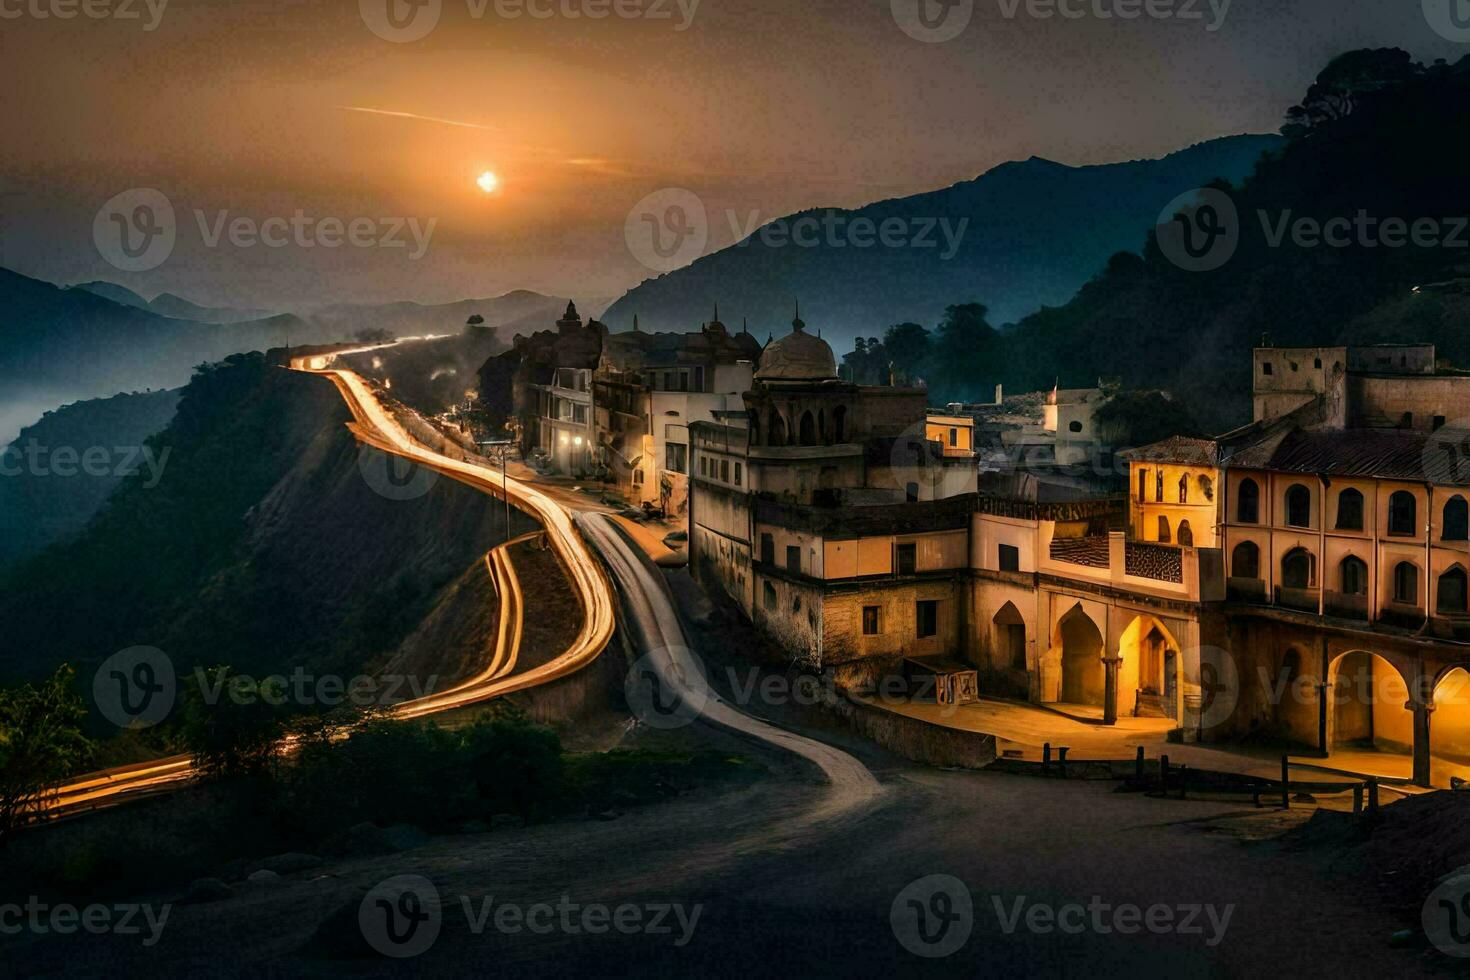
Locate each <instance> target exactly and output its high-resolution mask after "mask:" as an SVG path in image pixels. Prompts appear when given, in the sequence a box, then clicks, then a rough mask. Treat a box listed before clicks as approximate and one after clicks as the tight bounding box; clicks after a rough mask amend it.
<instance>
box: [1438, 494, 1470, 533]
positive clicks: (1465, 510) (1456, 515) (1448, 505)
mask: <svg viewBox="0 0 1470 980" xmlns="http://www.w3.org/2000/svg"><path fill="white" fill-rule="evenodd" d="M1440 537H1441V538H1443V539H1444V540H1445V541H1467V540H1470V505H1467V504H1466V503H1465V498H1464V497H1462V496H1460V495H1459V494H1455V495H1454V496H1453V497H1451V498H1450V499H1449V500H1448V501H1446V502H1445V505H1444V526H1443V527H1441V528H1440Z"/></svg>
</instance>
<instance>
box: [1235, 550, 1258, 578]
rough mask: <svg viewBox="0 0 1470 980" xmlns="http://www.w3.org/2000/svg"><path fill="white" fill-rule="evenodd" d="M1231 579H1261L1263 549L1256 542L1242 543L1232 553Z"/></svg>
mask: <svg viewBox="0 0 1470 980" xmlns="http://www.w3.org/2000/svg"><path fill="white" fill-rule="evenodd" d="M1230 577H1231V578H1255V579H1258V578H1260V577H1261V549H1260V548H1258V547H1256V543H1255V542H1254V541H1242V542H1241V543H1240V544H1238V545H1236V546H1235V550H1234V551H1233V552H1231V553H1230Z"/></svg>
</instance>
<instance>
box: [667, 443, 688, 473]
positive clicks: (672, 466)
mask: <svg viewBox="0 0 1470 980" xmlns="http://www.w3.org/2000/svg"><path fill="white" fill-rule="evenodd" d="M688 454H689V447H688V446H686V445H684V444H683V443H679V442H670V443H665V444H664V469H666V470H668V471H669V472H670V473H687V472H689V471H688V470H687V469H686V468H685V467H687V466H688V462H689V461H688V458H687V457H688Z"/></svg>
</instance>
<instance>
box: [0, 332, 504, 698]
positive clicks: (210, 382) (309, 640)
mask: <svg viewBox="0 0 1470 980" xmlns="http://www.w3.org/2000/svg"><path fill="white" fill-rule="evenodd" d="M350 419H351V416H350V413H349V412H348V410H347V408H346V406H345V405H344V403H343V402H342V400H341V397H340V396H339V395H338V393H337V391H336V389H335V388H334V387H333V386H332V385H331V384H330V383H329V382H327V381H326V380H325V379H322V378H319V377H313V376H308V375H303V374H297V373H294V372H290V371H286V370H282V369H280V368H278V367H273V366H270V365H269V364H268V363H267V361H266V358H265V356H264V355H260V354H250V355H240V356H236V357H232V358H230V359H229V360H228V361H227V362H225V363H223V364H217V365H212V366H210V367H209V368H207V369H205V370H202V371H201V372H200V373H199V374H198V375H196V376H195V378H194V379H193V381H191V382H190V384H189V386H188V387H187V388H185V389H184V392H183V394H182V397H181V399H180V401H179V405H178V411H177V414H176V415H175V417H174V420H173V422H172V423H171V424H170V425H169V427H168V428H167V429H166V430H164V431H163V432H162V433H160V434H159V435H157V436H155V437H154V438H153V439H152V440H150V445H152V446H154V447H156V448H157V449H158V451H160V452H161V451H162V450H164V449H168V450H169V451H170V456H169V462H168V465H167V467H166V468H165V470H164V472H163V476H162V479H161V480H160V481H159V482H158V483H157V485H156V486H147V485H145V481H144V480H143V479H140V478H133V479H129V480H127V481H126V482H125V483H124V484H123V485H122V486H120V487H119V488H118V490H117V492H116V493H114V494H113V496H112V498H111V500H110V501H109V503H108V504H107V506H106V507H105V509H104V510H103V511H102V512H101V513H100V514H99V515H98V517H97V518H96V520H95V521H94V522H93V523H92V524H91V525H89V526H88V527H87V528H86V530H85V531H84V532H83V533H81V534H80V535H79V536H77V537H76V538H75V539H73V540H71V541H68V542H66V543H64V544H60V545H56V546H53V547H51V548H49V549H47V550H45V551H43V552H42V553H40V554H38V555H36V556H34V557H32V558H29V559H27V560H24V561H22V562H20V563H19V564H18V565H16V566H15V567H14V568H13V569H12V571H11V572H10V574H9V575H8V576H7V575H0V622H4V623H5V624H6V628H5V630H4V631H3V632H0V678H3V681H0V682H8V681H10V680H13V679H14V678H16V677H29V676H35V675H38V674H43V673H46V672H49V671H50V670H51V669H52V668H53V667H54V665H55V664H56V663H58V662H61V661H63V660H66V661H70V662H72V663H74V664H77V665H78V673H79V675H80V676H81V677H82V678H84V679H85V678H89V677H90V676H91V675H90V671H91V670H93V669H95V666H96V665H97V664H98V663H99V662H100V661H101V660H103V659H104V658H106V657H107V656H109V655H111V654H112V653H114V652H116V651H118V650H121V649H124V648H128V647H132V646H136V645H147V646H153V647H157V648H159V649H161V650H163V651H165V652H166V653H167V654H168V655H169V656H170V657H171V658H172V659H173V661H174V663H175V665H176V667H177V669H178V670H179V671H180V672H187V671H188V670H189V669H190V668H191V667H192V666H193V665H195V664H206V665H212V664H219V663H228V664H232V665H234V666H235V667H237V668H238V669H239V670H242V671H246V672H250V673H253V674H255V675H257V676H262V675H264V674H267V673H273V672H274V673H286V674H289V673H290V672H291V671H292V670H293V669H294V668H296V667H298V666H299V667H302V668H304V669H305V670H306V671H307V672H309V673H313V674H318V675H320V674H322V673H327V672H331V673H334V674H337V675H339V676H346V677H349V678H350V677H352V676H355V675H356V674H358V673H359V672H362V671H363V669H364V668H371V667H373V666H381V665H383V664H385V663H388V662H390V661H395V662H403V659H404V655H405V651H408V652H411V651H415V650H418V651H424V650H427V651H430V652H432V653H433V662H432V663H431V664H430V663H427V662H426V661H425V660H424V658H423V657H418V658H416V659H415V658H413V657H412V656H409V657H408V658H407V659H408V663H409V664H410V666H411V667H412V668H413V669H415V670H417V671H418V672H419V676H418V679H419V680H420V681H427V680H428V676H427V675H428V673H437V674H440V675H441V679H444V678H445V677H447V676H449V675H454V674H455V673H456V672H457V671H458V670H460V669H462V668H463V667H464V666H465V665H466V664H467V663H468V662H469V661H471V660H472V659H473V658H474V657H476V656H480V655H482V652H483V651H482V649H480V648H478V647H477V646H476V644H477V643H478V642H479V640H483V639H484V637H485V636H487V635H488V634H487V632H486V630H487V628H488V625H490V624H492V623H493V620H492V619H491V616H492V614H493V612H494V593H493V589H492V588H491V586H490V582H489V577H488V576H487V575H486V573H485V567H484V563H483V555H484V553H485V551H486V550H487V549H488V548H489V547H491V546H492V545H494V544H495V543H497V542H498V541H500V540H502V539H503V538H504V528H503V521H504V517H503V514H504V511H503V509H502V508H501V507H500V505H499V504H498V503H496V501H495V500H494V499H493V498H492V497H490V496H488V495H485V494H482V493H479V492H476V491H474V490H472V489H470V488H468V487H465V486H463V485H461V484H459V483H456V482H455V481H452V480H448V479H439V480H437V481H434V482H433V483H432V484H431V485H429V486H428V487H427V489H426V491H425V492H424V493H423V494H422V495H420V496H417V497H414V498H413V499H409V500H395V499H389V497H388V496H384V495H382V494H380V493H378V492H375V491H374V489H373V488H372V486H371V485H370V482H369V472H370V471H365V470H364V469H363V468H361V465H360V457H359V449H358V447H357V444H356V442H355V440H354V439H353V437H352V435H351V434H350V433H349V431H348V430H347V428H346V423H347V422H348V421H350ZM381 459H382V457H381V456H380V455H378V454H376V453H374V454H372V455H371V456H370V457H369V458H368V459H367V461H366V463H367V464H371V463H373V462H375V461H378V460H381ZM524 529H525V528H522V527H520V526H519V520H518V526H517V528H516V530H517V531H520V530H524ZM446 604H449V605H446ZM445 630H450V631H452V632H453V636H452V637H451V636H449V635H448V634H447V633H445V632H444V631H445ZM431 634H434V635H431ZM477 637H478V638H479V639H476V638H477ZM87 683H90V682H89V681H88V682H87Z"/></svg>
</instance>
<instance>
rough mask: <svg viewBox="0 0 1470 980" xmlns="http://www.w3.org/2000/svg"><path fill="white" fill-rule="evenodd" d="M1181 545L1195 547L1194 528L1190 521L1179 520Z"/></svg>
mask: <svg viewBox="0 0 1470 980" xmlns="http://www.w3.org/2000/svg"><path fill="white" fill-rule="evenodd" d="M1179 545H1180V547H1184V548H1193V547H1194V528H1192V527H1190V526H1189V522H1188V521H1180V522H1179Z"/></svg>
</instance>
